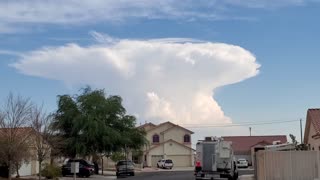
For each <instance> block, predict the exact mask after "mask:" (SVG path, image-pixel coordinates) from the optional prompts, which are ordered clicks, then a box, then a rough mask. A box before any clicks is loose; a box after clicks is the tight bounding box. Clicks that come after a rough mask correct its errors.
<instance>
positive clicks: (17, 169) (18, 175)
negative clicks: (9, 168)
mask: <svg viewBox="0 0 320 180" xmlns="http://www.w3.org/2000/svg"><path fill="white" fill-rule="evenodd" d="M19 169H20V168H19V166H18V165H17V166H16V171H17V176H16V177H17V178H19V177H20V174H19Z"/></svg>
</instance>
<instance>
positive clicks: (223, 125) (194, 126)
mask: <svg viewBox="0 0 320 180" xmlns="http://www.w3.org/2000/svg"><path fill="white" fill-rule="evenodd" d="M298 121H300V120H287V121H265V122H259V123H257V122H246V123H242V124H180V125H182V126H184V127H186V128H210V127H237V126H259V125H266V124H283V123H292V122H298Z"/></svg>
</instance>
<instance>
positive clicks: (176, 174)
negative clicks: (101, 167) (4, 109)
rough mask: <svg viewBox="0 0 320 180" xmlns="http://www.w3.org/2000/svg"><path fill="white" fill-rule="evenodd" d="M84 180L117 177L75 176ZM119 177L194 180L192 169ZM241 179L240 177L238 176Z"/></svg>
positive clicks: (246, 172) (245, 172) (143, 179)
mask: <svg viewBox="0 0 320 180" xmlns="http://www.w3.org/2000/svg"><path fill="white" fill-rule="evenodd" d="M239 173H240V175H245V174H251V173H253V171H250V170H241V171H240V172H239ZM63 179H66V180H72V177H67V178H66V177H65V178H63ZM77 179H81V180H82V179H85V180H99V179H101V180H103V179H117V178H116V177H115V176H97V175H94V176H91V177H90V178H77ZM119 179H127V180H194V176H193V171H159V172H143V173H136V175H135V176H133V177H130V176H128V177H120V178H119ZM240 179H241V178H240Z"/></svg>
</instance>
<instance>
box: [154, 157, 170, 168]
mask: <svg viewBox="0 0 320 180" xmlns="http://www.w3.org/2000/svg"><path fill="white" fill-rule="evenodd" d="M157 167H158V168H163V169H172V168H173V161H172V160H171V159H161V160H159V161H158V163H157Z"/></svg>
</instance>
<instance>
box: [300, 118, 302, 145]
mask: <svg viewBox="0 0 320 180" xmlns="http://www.w3.org/2000/svg"><path fill="white" fill-rule="evenodd" d="M300 135H301V144H302V143H303V141H302V119H300Z"/></svg>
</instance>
